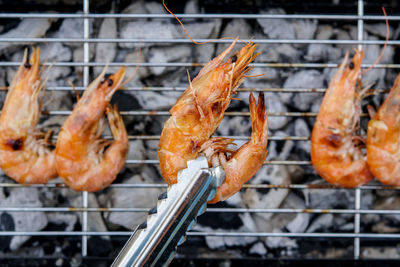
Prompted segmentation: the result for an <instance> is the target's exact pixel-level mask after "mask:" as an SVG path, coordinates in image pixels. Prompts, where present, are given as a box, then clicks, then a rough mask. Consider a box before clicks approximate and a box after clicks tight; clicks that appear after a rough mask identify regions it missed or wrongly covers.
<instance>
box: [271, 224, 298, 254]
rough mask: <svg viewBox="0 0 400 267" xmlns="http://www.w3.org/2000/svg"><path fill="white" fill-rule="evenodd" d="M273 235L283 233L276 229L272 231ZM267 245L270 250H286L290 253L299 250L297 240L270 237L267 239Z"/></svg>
mask: <svg viewBox="0 0 400 267" xmlns="http://www.w3.org/2000/svg"><path fill="white" fill-rule="evenodd" d="M272 233H282V231H281V230H279V229H277V228H275V229H273V230H272ZM265 245H266V246H267V248H270V249H277V248H284V249H285V250H286V251H288V252H289V251H293V250H295V249H297V248H298V244H297V242H296V240H295V239H292V238H289V237H272V236H270V237H267V238H266V239H265Z"/></svg>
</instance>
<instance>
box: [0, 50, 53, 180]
mask: <svg viewBox="0 0 400 267" xmlns="http://www.w3.org/2000/svg"><path fill="white" fill-rule="evenodd" d="M39 63H40V49H39V48H37V49H33V51H32V54H31V56H30V59H29V60H28V53H27V50H25V55H24V59H23V62H22V64H21V66H20V67H19V69H18V71H17V73H16V75H15V77H14V79H13V80H12V82H11V84H10V86H9V88H8V94H7V97H6V100H5V103H4V106H3V110H2V112H1V116H0V167H1V168H2V169H3V171H4V172H5V173H6V174H7V175H8V176H9V177H11V178H12V179H14V180H15V181H17V182H18V183H26V184H42V183H46V182H47V181H48V180H50V179H52V178H55V177H56V176H57V171H56V165H55V155H54V150H52V149H51V143H50V140H49V138H50V134H44V133H42V132H40V131H39V130H37V129H35V127H36V124H37V123H38V121H39V116H40V109H41V105H40V104H39V102H38V98H39V95H40V92H41V91H42V89H43V87H44V83H43V82H42V80H41V73H42V71H41V70H40V69H39ZM49 133H50V132H49Z"/></svg>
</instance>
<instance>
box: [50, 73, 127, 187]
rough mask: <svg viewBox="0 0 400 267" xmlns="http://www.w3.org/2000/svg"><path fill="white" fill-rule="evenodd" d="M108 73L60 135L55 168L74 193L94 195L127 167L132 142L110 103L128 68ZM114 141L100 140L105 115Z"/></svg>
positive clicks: (91, 89)
mask: <svg viewBox="0 0 400 267" xmlns="http://www.w3.org/2000/svg"><path fill="white" fill-rule="evenodd" d="M105 71H106V69H104V71H103V72H102V73H101V74H100V75H99V76H98V77H97V78H96V80H94V81H93V82H92V83H91V84H90V85H89V86H88V88H87V89H86V90H85V92H84V93H83V95H82V97H81V98H80V100H79V101H78V103H77V104H76V106H75V108H74V110H73V111H72V114H71V115H70V116H69V117H68V118H67V120H66V121H65V123H64V125H63V126H62V128H61V131H60V133H59V135H58V140H57V145H56V166H57V171H58V174H59V175H60V177H61V178H62V179H63V180H64V182H65V183H66V184H67V185H68V186H69V187H71V188H72V189H74V190H77V191H83V190H86V191H90V192H95V191H98V190H101V189H103V188H105V187H106V186H108V185H109V184H110V183H112V182H113V181H114V179H115V178H116V176H117V174H118V172H119V171H120V170H121V168H122V167H123V165H124V164H125V159H126V154H127V152H128V147H129V142H128V134H127V132H126V129H125V126H124V123H123V121H122V117H121V116H120V114H119V113H118V110H117V108H116V107H111V106H110V105H109V101H110V100H111V97H112V95H113V94H114V92H115V91H116V90H117V89H118V88H119V87H120V86H121V83H122V80H123V78H124V76H125V68H121V69H119V70H118V71H117V72H116V73H114V74H112V75H105ZM105 111H106V114H107V118H108V123H109V125H110V129H111V132H112V135H113V138H114V140H113V141H108V140H104V139H102V138H100V135H101V133H102V131H103V129H104V118H103V116H104V112H105Z"/></svg>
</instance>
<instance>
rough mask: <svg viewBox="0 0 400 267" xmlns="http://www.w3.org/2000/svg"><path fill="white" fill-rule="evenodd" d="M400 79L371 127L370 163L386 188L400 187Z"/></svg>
mask: <svg viewBox="0 0 400 267" xmlns="http://www.w3.org/2000/svg"><path fill="white" fill-rule="evenodd" d="M399 134H400V75H398V76H397V78H396V80H395V82H394V85H393V87H392V89H391V90H390V93H389V95H388V96H387V98H386V99H385V101H384V102H383V104H382V105H381V106H380V108H379V109H378V112H377V113H376V115H375V117H373V118H372V119H371V120H370V121H369V123H368V130H367V161H368V165H369V168H370V170H371V172H372V174H373V175H375V177H376V178H377V179H378V180H379V181H381V182H382V183H384V184H389V185H396V186H398V185H400V162H399V161H400V140H399Z"/></svg>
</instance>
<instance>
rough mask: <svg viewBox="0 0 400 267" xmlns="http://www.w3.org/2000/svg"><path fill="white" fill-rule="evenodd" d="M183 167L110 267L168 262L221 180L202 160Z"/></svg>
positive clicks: (219, 172) (220, 174) (222, 174)
mask: <svg viewBox="0 0 400 267" xmlns="http://www.w3.org/2000/svg"><path fill="white" fill-rule="evenodd" d="M187 166H188V167H187V169H184V170H182V171H180V172H179V173H178V182H177V184H174V185H171V186H169V187H168V189H167V192H165V193H163V194H161V195H160V196H159V197H158V201H157V207H155V208H153V209H151V210H150V211H149V213H148V216H147V221H146V222H144V223H142V224H140V225H139V226H138V227H137V228H136V230H135V232H134V233H133V235H132V236H131V237H130V239H129V240H128V242H127V243H126V244H125V246H124V248H123V249H122V250H121V252H120V253H119V255H118V256H117V258H116V259H115V260H114V262H113V264H112V266H166V265H168V264H169V263H170V262H171V260H172V259H173V257H174V255H175V252H176V247H177V246H179V245H181V244H182V243H183V242H184V241H185V239H186V231H188V230H190V229H191V228H192V227H193V225H194V224H195V222H196V218H197V216H199V215H201V214H203V213H204V212H205V210H206V205H207V201H209V200H211V199H213V198H214V196H215V193H216V188H217V187H218V186H220V185H221V184H222V183H223V181H224V179H225V172H224V170H223V168H222V167H216V168H208V163H207V159H206V158H205V157H202V156H201V157H198V158H197V159H195V160H191V161H188V163H187Z"/></svg>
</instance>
